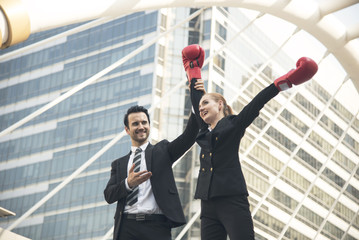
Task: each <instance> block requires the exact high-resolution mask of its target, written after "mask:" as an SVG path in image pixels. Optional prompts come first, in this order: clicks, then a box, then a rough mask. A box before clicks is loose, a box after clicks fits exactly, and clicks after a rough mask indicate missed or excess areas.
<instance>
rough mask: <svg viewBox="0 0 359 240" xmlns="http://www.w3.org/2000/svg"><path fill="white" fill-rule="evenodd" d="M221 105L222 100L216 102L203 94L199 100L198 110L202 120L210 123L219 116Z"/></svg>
mask: <svg viewBox="0 0 359 240" xmlns="http://www.w3.org/2000/svg"><path fill="white" fill-rule="evenodd" d="M222 105H223V104H222V101H218V102H216V101H215V100H214V99H213V98H212V97H211V96H210V95H208V94H206V95H204V96H203V97H202V98H201V101H200V102H199V112H200V115H201V118H202V119H203V121H204V122H205V123H207V124H212V123H213V122H214V121H215V120H216V119H217V118H218V117H219V115H220V112H221V110H222Z"/></svg>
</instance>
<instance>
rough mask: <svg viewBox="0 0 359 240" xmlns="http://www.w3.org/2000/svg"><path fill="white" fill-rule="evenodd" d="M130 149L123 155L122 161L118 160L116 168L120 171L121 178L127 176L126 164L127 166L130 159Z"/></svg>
mask: <svg viewBox="0 0 359 240" xmlns="http://www.w3.org/2000/svg"><path fill="white" fill-rule="evenodd" d="M130 155H131V151H130V152H129V153H128V154H127V155H126V156H124V159H123V160H124V161H118V168H119V172H120V177H121V180H122V179H125V178H126V177H127V166H128V160H129V159H130Z"/></svg>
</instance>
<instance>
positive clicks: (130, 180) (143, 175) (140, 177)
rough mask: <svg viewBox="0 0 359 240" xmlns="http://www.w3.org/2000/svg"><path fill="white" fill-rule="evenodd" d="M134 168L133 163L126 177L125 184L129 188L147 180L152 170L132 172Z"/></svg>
mask: <svg viewBox="0 0 359 240" xmlns="http://www.w3.org/2000/svg"><path fill="white" fill-rule="evenodd" d="M134 168H135V164H132V167H131V169H130V172H129V173H128V177H127V184H128V186H129V187H130V188H131V189H133V188H134V187H136V186H138V185H140V184H141V183H143V182H145V181H147V180H148V179H150V177H151V176H152V172H149V171H147V170H144V171H139V172H134V171H133V169H134Z"/></svg>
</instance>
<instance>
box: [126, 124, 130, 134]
mask: <svg viewBox="0 0 359 240" xmlns="http://www.w3.org/2000/svg"><path fill="white" fill-rule="evenodd" d="M125 130H126V133H127V134H128V135H130V129H128V128H127V127H126V126H125Z"/></svg>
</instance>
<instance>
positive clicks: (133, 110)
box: [123, 105, 150, 128]
mask: <svg viewBox="0 0 359 240" xmlns="http://www.w3.org/2000/svg"><path fill="white" fill-rule="evenodd" d="M138 112H143V113H145V114H146V116H147V119H148V124H150V116H149V115H148V111H147V109H146V108H144V107H142V106H138V105H135V106H132V107H130V108H129V109H127V113H126V114H125V117H124V118H123V123H124V124H125V126H126V127H127V128H129V127H128V115H130V114H131V113H138Z"/></svg>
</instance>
